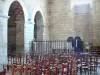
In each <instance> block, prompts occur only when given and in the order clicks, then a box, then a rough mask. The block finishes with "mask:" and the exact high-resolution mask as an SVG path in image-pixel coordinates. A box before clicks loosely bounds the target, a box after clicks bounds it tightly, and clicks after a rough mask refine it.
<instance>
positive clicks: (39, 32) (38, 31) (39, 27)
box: [34, 11, 44, 41]
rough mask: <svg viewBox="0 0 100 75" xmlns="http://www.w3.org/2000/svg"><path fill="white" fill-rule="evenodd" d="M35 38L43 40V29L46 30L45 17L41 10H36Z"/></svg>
mask: <svg viewBox="0 0 100 75" xmlns="http://www.w3.org/2000/svg"><path fill="white" fill-rule="evenodd" d="M34 22H35V23H34V24H35V25H34V38H35V40H36V41H43V31H44V25H43V17H42V15H41V12H40V11H37V12H36V15H35V18H34Z"/></svg>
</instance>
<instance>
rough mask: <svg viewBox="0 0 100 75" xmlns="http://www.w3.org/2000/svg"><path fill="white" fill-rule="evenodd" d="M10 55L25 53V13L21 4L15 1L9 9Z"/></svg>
mask: <svg viewBox="0 0 100 75" xmlns="http://www.w3.org/2000/svg"><path fill="white" fill-rule="evenodd" d="M8 15H9V19H8V53H13V52H23V51H24V22H25V21H24V12H23V8H22V6H21V4H20V3H19V2H18V1H14V2H13V3H12V4H11V5H10V8H9V12H8Z"/></svg>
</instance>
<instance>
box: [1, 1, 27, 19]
mask: <svg viewBox="0 0 100 75" xmlns="http://www.w3.org/2000/svg"><path fill="white" fill-rule="evenodd" d="M14 1H17V2H19V3H20V5H21V6H22V8H23V12H24V18H25V21H27V20H28V14H27V10H26V7H25V5H24V2H23V1H22V0H7V1H5V3H4V6H3V8H4V9H3V10H2V11H3V15H5V16H8V13H9V8H10V6H11V4H12V3H13V2H14Z"/></svg>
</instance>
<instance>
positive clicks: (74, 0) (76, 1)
mask: <svg viewBox="0 0 100 75" xmlns="http://www.w3.org/2000/svg"><path fill="white" fill-rule="evenodd" d="M82 4H90V5H91V7H92V0H71V7H72V8H73V7H74V5H82Z"/></svg>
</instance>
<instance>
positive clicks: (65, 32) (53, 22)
mask: <svg viewBox="0 0 100 75" xmlns="http://www.w3.org/2000/svg"><path fill="white" fill-rule="evenodd" d="M49 14H50V17H49V20H50V39H51V40H57V39H64V40H65V39H67V38H68V37H69V36H73V35H74V34H73V33H74V31H73V22H72V21H73V20H72V12H71V6H70V0H50V2H49Z"/></svg>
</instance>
